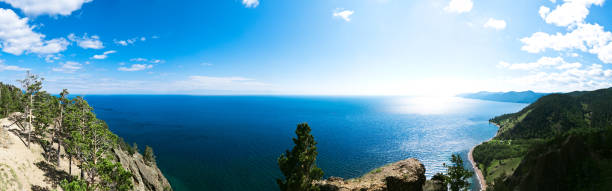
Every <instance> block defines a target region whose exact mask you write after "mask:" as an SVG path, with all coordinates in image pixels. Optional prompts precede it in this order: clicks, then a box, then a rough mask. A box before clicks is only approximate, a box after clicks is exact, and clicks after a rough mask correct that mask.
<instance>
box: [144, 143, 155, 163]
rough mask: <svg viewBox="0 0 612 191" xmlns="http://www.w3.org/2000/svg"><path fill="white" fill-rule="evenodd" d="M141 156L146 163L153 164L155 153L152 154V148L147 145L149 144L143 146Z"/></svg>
mask: <svg viewBox="0 0 612 191" xmlns="http://www.w3.org/2000/svg"><path fill="white" fill-rule="evenodd" d="M142 157H143V158H144V161H145V163H147V165H151V164H155V154H153V148H151V147H149V145H147V146H146V147H145V152H144V155H143V156H142Z"/></svg>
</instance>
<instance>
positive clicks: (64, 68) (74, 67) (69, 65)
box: [52, 61, 83, 73]
mask: <svg viewBox="0 0 612 191" xmlns="http://www.w3.org/2000/svg"><path fill="white" fill-rule="evenodd" d="M59 65H60V67H59V68H53V69H52V71H54V72H64V73H74V72H76V71H78V70H80V69H81V68H83V65H82V64H80V63H78V62H72V61H66V62H64V63H60V64H59Z"/></svg>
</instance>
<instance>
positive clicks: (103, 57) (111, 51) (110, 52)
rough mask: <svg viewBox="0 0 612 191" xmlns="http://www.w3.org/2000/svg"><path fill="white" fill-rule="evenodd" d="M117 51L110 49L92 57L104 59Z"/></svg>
mask: <svg viewBox="0 0 612 191" xmlns="http://www.w3.org/2000/svg"><path fill="white" fill-rule="evenodd" d="M116 52H117V51H114V50H109V51H106V52H104V53H102V54H97V55H93V56H92V57H91V58H92V59H97V60H103V59H106V58H107V57H108V55H109V54H113V53H116Z"/></svg>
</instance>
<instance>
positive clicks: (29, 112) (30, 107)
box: [28, 94, 33, 148]
mask: <svg viewBox="0 0 612 191" xmlns="http://www.w3.org/2000/svg"><path fill="white" fill-rule="evenodd" d="M32 105H33V104H32V94H30V106H29V107H28V110H29V111H28V118H29V119H30V124H28V127H29V128H28V148H30V144H31V142H30V136H31V134H32Z"/></svg>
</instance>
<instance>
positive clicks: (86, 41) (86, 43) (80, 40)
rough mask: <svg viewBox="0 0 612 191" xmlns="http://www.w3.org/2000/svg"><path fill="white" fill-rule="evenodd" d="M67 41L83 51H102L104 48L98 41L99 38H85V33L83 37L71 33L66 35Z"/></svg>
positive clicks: (95, 36)
mask: <svg viewBox="0 0 612 191" xmlns="http://www.w3.org/2000/svg"><path fill="white" fill-rule="evenodd" d="M68 39H69V40H70V41H74V42H76V43H77V45H79V46H80V47H81V48H84V49H88V48H91V49H102V48H104V44H103V43H102V41H100V37H99V36H97V35H93V36H91V37H88V36H87V33H85V34H84V35H83V37H78V36H76V35H74V34H72V33H70V34H69V35H68Z"/></svg>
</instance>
